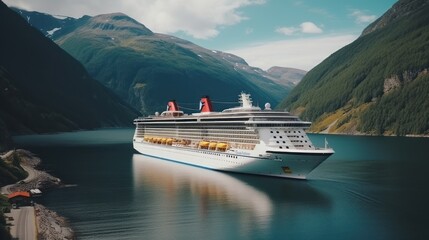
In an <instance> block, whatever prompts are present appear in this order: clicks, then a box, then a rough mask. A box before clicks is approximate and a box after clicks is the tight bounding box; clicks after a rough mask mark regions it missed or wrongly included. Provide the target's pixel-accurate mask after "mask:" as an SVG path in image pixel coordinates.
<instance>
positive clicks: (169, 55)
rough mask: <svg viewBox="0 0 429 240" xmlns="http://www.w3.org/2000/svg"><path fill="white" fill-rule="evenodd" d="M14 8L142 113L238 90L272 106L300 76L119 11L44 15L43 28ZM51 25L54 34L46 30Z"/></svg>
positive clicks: (232, 96) (233, 95)
mask: <svg viewBox="0 0 429 240" xmlns="http://www.w3.org/2000/svg"><path fill="white" fill-rule="evenodd" d="M16 11H17V12H18V13H20V14H21V16H23V17H24V19H29V23H30V24H32V25H33V26H35V27H36V28H38V29H39V30H40V31H41V32H42V33H43V34H44V35H46V36H48V37H50V38H51V39H52V40H53V41H55V42H56V43H57V44H58V45H59V46H60V47H61V48H63V49H64V50H66V51H67V52H68V53H70V54H71V55H72V56H73V57H75V58H76V59H78V60H79V61H80V62H81V63H82V64H83V65H84V66H85V67H86V69H87V70H88V72H89V73H90V74H91V76H92V77H94V78H95V79H97V80H99V81H100V82H101V83H102V84H103V85H105V86H107V87H108V88H110V89H112V90H113V91H114V92H115V93H116V94H117V95H119V96H120V97H121V98H122V99H123V100H124V101H126V102H128V103H129V104H131V105H132V106H133V107H135V108H136V109H137V110H139V111H140V112H142V113H144V114H147V113H153V112H154V111H162V110H163V109H164V108H165V104H166V102H167V101H168V100H169V99H176V100H178V102H179V105H180V104H181V102H182V103H186V104H183V105H182V106H183V107H185V106H186V107H188V108H192V109H196V108H197V107H198V101H199V98H200V97H201V96H202V95H210V96H211V97H212V98H213V99H218V100H220V101H222V102H226V101H227V102H230V101H237V95H238V94H239V93H240V92H241V91H245V92H249V93H251V94H252V97H253V99H254V100H255V102H258V103H260V104H262V105H263V104H264V103H265V102H270V103H271V104H272V105H276V104H277V103H278V102H279V101H280V100H281V99H283V98H284V97H285V96H286V95H287V94H288V92H289V91H290V90H291V89H292V88H293V87H294V83H295V82H296V81H298V80H299V79H298V78H293V79H292V80H289V79H287V77H286V76H287V75H276V74H270V73H268V72H265V71H263V70H262V69H259V68H254V67H251V66H249V65H248V64H247V63H246V62H245V61H244V60H243V59H242V58H240V57H237V56H235V55H232V54H228V53H224V52H220V51H214V50H209V49H205V48H202V47H200V46H198V45H195V44H193V43H191V42H189V41H186V40H183V39H180V38H176V37H173V36H169V35H164V34H158V33H153V32H152V31H151V30H149V29H148V28H146V27H145V26H144V25H143V24H141V23H139V22H137V21H135V20H134V19H132V18H130V17H128V16H126V15H124V14H121V13H112V14H104V15H99V16H95V17H83V18H81V19H75V20H73V21H70V20H69V21H68V23H70V24H62V23H61V24H60V23H58V21H57V20H55V19H56V18H54V17H52V16H51V17H49V15H46V14H44V15H45V16H46V17H47V18H50V19H51V20H52V21H53V22H57V25H55V24H51V25H49V27H46V26H45V25H43V24H42V25H40V24H38V23H35V22H32V19H34V17H33V14H35V12H27V11H23V10H19V9H17V10H16ZM38 14H40V13H38ZM49 28H52V29H51V30H46V29H49ZM53 29H56V30H55V32H54V34H48V32H49V31H52V30H53ZM295 77H296V76H295ZM290 82H292V83H290ZM191 103H194V104H191ZM225 107H230V105H229V106H227V105H225V104H221V103H219V104H215V108H216V110H221V109H223V108H225Z"/></svg>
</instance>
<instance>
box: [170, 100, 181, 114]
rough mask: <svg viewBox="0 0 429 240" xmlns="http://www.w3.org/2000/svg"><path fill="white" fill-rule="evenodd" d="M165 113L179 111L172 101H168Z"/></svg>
mask: <svg viewBox="0 0 429 240" xmlns="http://www.w3.org/2000/svg"><path fill="white" fill-rule="evenodd" d="M167 111H169V112H172V111H179V107H178V106H177V103H176V101H174V100H170V101H169V102H168V104H167Z"/></svg>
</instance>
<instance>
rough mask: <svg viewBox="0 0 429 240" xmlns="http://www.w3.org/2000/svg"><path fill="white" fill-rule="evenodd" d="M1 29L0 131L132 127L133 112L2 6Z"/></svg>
mask: <svg viewBox="0 0 429 240" xmlns="http://www.w3.org/2000/svg"><path fill="white" fill-rule="evenodd" d="M0 30H1V32H2V33H4V34H2V36H1V38H0V53H1V54H0V107H1V108H0V130H1V131H3V132H4V131H7V132H9V133H10V134H22V133H45V132H57V131H70V130H78V129H92V128H100V127H114V126H132V120H133V118H134V117H136V116H137V112H136V111H135V110H133V109H132V108H131V107H129V106H128V105H127V104H126V103H124V102H123V101H121V100H120V99H119V98H118V97H117V96H115V94H114V93H113V92H111V91H110V90H108V89H107V88H105V87H104V86H102V85H101V84H100V83H99V82H97V81H95V80H94V79H92V78H91V77H90V75H89V74H88V73H87V72H86V70H85V68H84V67H83V66H82V65H81V64H80V63H79V62H78V61H77V60H75V59H74V58H73V57H71V56H70V55H69V54H67V53H66V52H65V51H64V50H62V49H61V48H60V47H58V46H57V45H56V44H55V43H54V42H52V41H51V40H50V39H48V38H46V37H45V36H44V35H43V34H41V33H40V32H39V31H38V30H36V29H34V28H33V27H31V26H30V25H29V24H28V23H27V20H25V19H23V18H22V17H21V16H20V15H18V14H17V13H16V12H14V11H12V10H10V9H9V8H8V7H7V6H6V5H5V4H4V3H3V2H0Z"/></svg>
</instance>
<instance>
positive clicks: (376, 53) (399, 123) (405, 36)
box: [279, 0, 429, 135]
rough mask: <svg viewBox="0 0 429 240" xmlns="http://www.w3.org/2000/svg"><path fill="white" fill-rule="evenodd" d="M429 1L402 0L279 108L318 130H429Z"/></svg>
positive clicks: (315, 70) (307, 78)
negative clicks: (293, 114)
mask: <svg viewBox="0 0 429 240" xmlns="http://www.w3.org/2000/svg"><path fill="white" fill-rule="evenodd" d="M428 2H429V1H427V0H400V1H398V2H397V3H396V4H395V5H394V6H393V7H392V8H391V9H390V10H388V11H387V12H386V13H385V14H384V15H383V16H382V17H380V18H379V19H378V20H376V21H375V22H374V23H372V24H371V25H369V26H368V27H367V28H366V29H365V30H364V31H363V34H362V36H360V37H359V38H358V39H357V40H355V41H354V42H353V43H351V44H349V45H348V46H345V47H344V48H342V49H340V50H339V51H337V52H335V53H334V54H332V55H331V56H330V57H328V58H327V59H325V60H324V61H323V62H322V63H320V64H319V65H318V66H316V67H315V68H313V69H312V70H311V71H309V72H308V74H307V75H306V76H305V77H304V78H303V80H302V81H301V82H300V83H299V84H298V86H297V87H296V88H295V89H294V90H293V91H292V92H291V93H290V94H289V96H288V97H287V99H286V100H285V101H284V102H282V104H280V106H279V108H288V109H290V110H291V111H292V112H294V113H298V114H300V115H301V117H302V118H303V119H306V120H311V121H314V125H313V127H312V129H313V131H316V132H319V131H327V132H337V133H359V132H360V133H371V134H386V135H392V134H393V135H406V134H426V135H427V134H429V98H428V97H427V96H428V92H429V72H428V69H429V14H428V12H429V3H428Z"/></svg>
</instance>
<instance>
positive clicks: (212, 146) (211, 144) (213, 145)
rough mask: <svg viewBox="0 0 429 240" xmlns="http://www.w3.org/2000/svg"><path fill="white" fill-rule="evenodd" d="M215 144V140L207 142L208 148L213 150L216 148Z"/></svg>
mask: <svg viewBox="0 0 429 240" xmlns="http://www.w3.org/2000/svg"><path fill="white" fill-rule="evenodd" d="M216 145H217V142H211V143H210V144H209V149H210V150H215V149H216Z"/></svg>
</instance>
